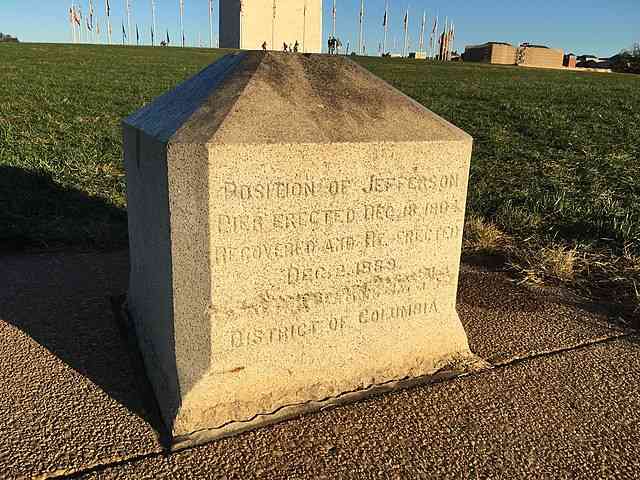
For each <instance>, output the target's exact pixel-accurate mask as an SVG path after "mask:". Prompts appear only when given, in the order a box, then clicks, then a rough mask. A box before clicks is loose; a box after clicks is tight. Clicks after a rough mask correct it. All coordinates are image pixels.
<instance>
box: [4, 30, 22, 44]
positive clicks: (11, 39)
mask: <svg viewBox="0 0 640 480" xmlns="http://www.w3.org/2000/svg"><path fill="white" fill-rule="evenodd" d="M0 42H4V43H18V42H19V40H18V39H17V37H12V36H11V35H8V34H6V33H2V32H0Z"/></svg>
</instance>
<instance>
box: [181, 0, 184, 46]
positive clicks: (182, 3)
mask: <svg viewBox="0 0 640 480" xmlns="http://www.w3.org/2000/svg"><path fill="white" fill-rule="evenodd" d="M183 17H184V0H180V35H182V48H184V18H183Z"/></svg>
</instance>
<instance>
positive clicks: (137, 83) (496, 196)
mask: <svg viewBox="0 0 640 480" xmlns="http://www.w3.org/2000/svg"><path fill="white" fill-rule="evenodd" d="M222 53H223V52H221V51H211V50H205V49H186V50H183V49H178V48H163V49H161V48H155V49H154V48H149V47H141V48H135V47H119V46H118V47H102V46H85V45H80V46H72V45H39V44H20V45H9V44H4V45H0V84H1V85H2V88H1V89H0V227H1V228H0V248H4V249H7V248H9V249H16V248H21V247H36V248H58V247H63V248H66V247H73V248H77V247H81V248H119V247H123V246H126V241H127V232H126V213H125V208H126V198H125V177H124V169H123V164H122V145H121V133H120V120H121V119H122V118H123V117H125V116H127V115H128V114H130V113H131V112H133V111H135V110H137V109H138V108H139V107H141V106H142V105H144V104H145V103H147V102H149V101H151V100H152V99H153V98H154V97H156V96H158V95H159V94H161V93H163V92H164V91H166V90H168V89H170V88H171V87H173V86H175V85H176V84H177V83H179V82H180V81H182V80H184V79H185V78H187V77H188V76H190V75H192V74H194V73H196V72H197V71H198V70H200V69H201V68H203V67H204V66H206V65H207V64H209V63H210V62H212V61H213V60H215V59H216V58H218V57H219V56H220V55H222ZM358 61H359V62H360V63H362V64H363V65H364V66H365V67H367V68H368V69H370V70H371V71H373V72H374V73H376V74H377V75H379V76H381V77H382V78H384V79H386V80H387V81H389V82H391V83H392V84H394V85H395V86H396V87H398V88H399V89H401V90H402V91H404V92H405V93H407V94H408V95H410V96H411V97H413V98H415V99H416V100H418V101H419V102H421V103H422V104H424V105H426V106H427V107H428V108H430V109H431V110H433V111H434V112H436V113H438V114H439V115H441V116H443V117H445V118H446V119H448V120H450V121H451V122H453V123H454V124H456V125H458V126H459V127H461V128H462V129H464V130H466V131H467V132H469V133H470V134H471V135H473V136H474V138H475V146H474V154H473V160H472V167H471V179H470V190H469V198H468V217H469V219H470V222H469V229H468V231H469V234H470V236H469V235H468V236H467V244H466V248H467V250H468V253H471V252H472V251H482V250H486V251H487V252H485V253H496V252H497V253H500V254H501V255H504V256H505V258H506V260H507V262H508V263H510V264H511V265H512V266H513V267H514V268H515V269H516V270H518V271H519V272H521V273H523V274H524V275H525V276H526V277H528V278H530V279H533V280H534V281H541V282H546V281H556V282H561V283H565V284H572V285H574V286H578V287H580V288H581V289H582V291H587V290H588V291H589V292H591V293H595V294H597V295H596V296H600V297H602V296H607V293H606V292H607V291H610V292H612V293H611V294H610V295H609V297H615V298H611V299H613V300H617V301H622V302H625V303H626V304H630V303H631V304H633V303H634V302H635V305H637V301H638V297H637V294H636V293H635V287H634V285H635V284H634V281H638V283H639V285H638V289H640V182H639V179H640V164H639V162H638V160H639V159H640V77H634V76H630V75H617V74H611V75H607V74H595V73H573V72H561V71H550V70H537V69H519V68H515V67H493V66H486V65H473V64H438V63H430V62H424V61H407V60H402V59H379V58H359V59H358ZM617 297H621V298H617Z"/></svg>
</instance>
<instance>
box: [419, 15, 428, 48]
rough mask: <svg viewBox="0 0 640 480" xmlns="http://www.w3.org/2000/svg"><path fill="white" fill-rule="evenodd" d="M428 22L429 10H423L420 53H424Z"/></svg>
mask: <svg viewBox="0 0 640 480" xmlns="http://www.w3.org/2000/svg"><path fill="white" fill-rule="evenodd" d="M426 23H427V11H426V10H425V11H423V12H422V25H421V27H420V44H419V47H418V48H419V50H420V53H424V26H425V24H426Z"/></svg>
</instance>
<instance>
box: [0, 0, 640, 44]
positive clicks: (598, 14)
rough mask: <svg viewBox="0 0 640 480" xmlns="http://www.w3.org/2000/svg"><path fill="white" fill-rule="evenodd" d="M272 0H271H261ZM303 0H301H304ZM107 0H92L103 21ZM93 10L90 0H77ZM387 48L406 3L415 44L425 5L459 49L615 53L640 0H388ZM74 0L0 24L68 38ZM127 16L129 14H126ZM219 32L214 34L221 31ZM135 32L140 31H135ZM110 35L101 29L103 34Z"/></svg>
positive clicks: (119, 7)
mask: <svg viewBox="0 0 640 480" xmlns="http://www.w3.org/2000/svg"><path fill="white" fill-rule="evenodd" d="M184 1H185V29H186V34H187V35H186V36H187V43H188V44H190V45H195V44H196V43H197V42H198V35H200V38H201V41H202V42H203V43H207V44H208V35H209V34H208V14H207V5H208V0H184ZM263 1H267V2H271V0H263ZM299 1H303V0H299ZM104 2H105V0H94V5H95V9H96V11H97V13H98V15H99V17H100V19H101V21H104ZM124 2H125V0H110V3H111V21H112V25H113V39H114V41H118V42H120V41H121V31H122V26H121V22H122V18H123V11H124ZM76 3H80V4H81V5H82V11H83V13H85V14H86V12H87V11H88V3H89V0H76ZM131 3H132V5H133V18H134V20H133V24H134V25H135V24H136V23H137V24H138V25H139V28H140V33H141V36H142V40H143V41H144V42H145V43H149V42H150V35H149V25H150V17H151V7H150V5H151V0H131ZM178 3H179V2H178V0H156V6H157V7H156V8H157V17H158V30H159V31H160V32H161V33H162V36H163V37H164V36H165V35H166V31H167V29H168V30H169V35H170V37H171V39H172V43H173V44H177V43H178V42H177V40H178V38H179V35H178V32H179V21H178V18H179V17H178ZM384 3H385V1H384V0H365V44H366V46H367V50H368V53H369V54H376V53H377V50H378V45H379V43H380V42H381V41H382V20H383V12H384ZM389 3H390V10H391V14H390V31H389V37H388V38H389V40H388V42H389V48H390V49H392V47H393V44H394V39H396V42H397V43H396V44H397V49H398V50H400V49H401V46H402V19H403V15H404V10H405V9H406V8H407V5H408V6H409V8H410V10H409V12H410V27H409V31H410V39H411V43H412V45H413V47H414V48H415V46H416V45H417V37H418V29H419V27H420V25H419V24H420V18H421V17H422V12H423V10H427V15H428V17H429V20H428V22H429V24H431V25H432V22H433V16H434V15H435V14H436V13H437V15H438V16H439V17H440V25H442V24H443V20H444V17H445V16H447V17H448V18H449V19H453V21H454V22H455V25H456V31H457V36H456V49H458V50H463V49H464V45H467V44H476V43H483V42H485V41H489V40H493V41H506V42H510V43H514V44H516V43H521V42H530V43H537V44H544V45H548V46H550V47H555V48H562V49H563V50H565V51H572V52H575V53H578V54H581V53H585V54H586V53H588V54H595V55H599V56H610V55H612V54H614V53H617V52H618V51H620V50H621V49H623V48H627V47H629V46H631V44H632V43H633V42H636V41H640V0H537V1H531V0H482V1H480V0H448V1H442V0H439V1H435V0H389ZM217 4H218V0H214V5H215V6H214V15H215V17H214V35H215V36H216V37H217V31H218V25H217V23H218V5H217ZM331 4H332V0H324V25H323V27H324V36H325V38H326V37H327V36H328V34H329V33H330V28H331ZM359 4H360V2H359V0H337V10H338V21H337V32H338V37H339V38H340V39H341V40H342V43H343V44H344V45H346V43H347V42H350V44H351V46H352V47H353V46H354V45H355V44H356V43H357V32H358V11H359ZM70 5H71V0H64V1H61V0H0V31H2V32H5V33H10V34H13V35H17V36H18V37H19V38H20V40H22V41H27V42H69V41H70V40H71V30H70V27H69V23H68V10H69V6H70ZM125 23H126V21H125ZM216 37H214V38H216ZM134 38H135V33H134ZM104 39H105V35H104V33H103V34H102V40H103V41H104Z"/></svg>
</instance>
